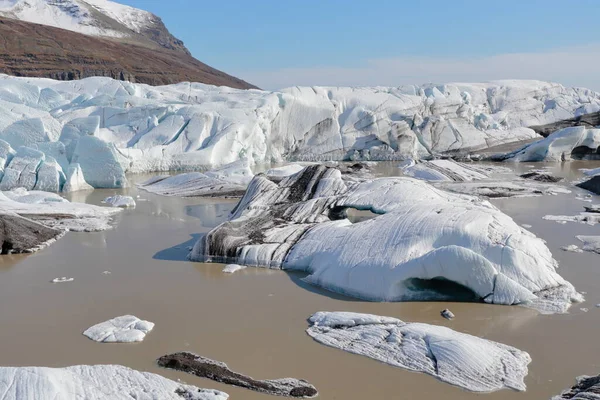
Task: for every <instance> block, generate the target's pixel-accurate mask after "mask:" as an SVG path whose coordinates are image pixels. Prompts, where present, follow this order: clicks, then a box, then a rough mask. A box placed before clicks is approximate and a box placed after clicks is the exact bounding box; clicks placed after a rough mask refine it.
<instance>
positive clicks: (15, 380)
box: [0, 365, 229, 400]
mask: <svg viewBox="0 0 600 400" xmlns="http://www.w3.org/2000/svg"><path fill="white" fill-rule="evenodd" d="M0 387H2V388H3V391H4V392H3V400H22V399H36V400H67V399H75V398H76V399H85V400H105V399H111V400H131V399H132V398H133V399H161V400H181V399H189V400H227V399H228V397H229V396H228V395H227V394H226V393H223V392H220V391H218V390H209V389H200V388H198V387H195V386H190V385H185V384H182V383H179V382H175V381H172V380H170V379H166V378H163V377H162V376H160V375H156V374H152V373H149V372H139V371H136V370H133V369H130V368H127V367H123V366H120V365H77V366H73V367H66V368H46V367H0Z"/></svg>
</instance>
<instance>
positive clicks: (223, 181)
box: [138, 161, 254, 197]
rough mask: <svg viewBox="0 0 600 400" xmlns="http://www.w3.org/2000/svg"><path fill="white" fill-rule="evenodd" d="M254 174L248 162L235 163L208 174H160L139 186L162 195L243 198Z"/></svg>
mask: <svg viewBox="0 0 600 400" xmlns="http://www.w3.org/2000/svg"><path fill="white" fill-rule="evenodd" d="M253 176H254V174H253V173H252V171H251V170H250V167H249V165H248V164H247V163H246V162H240V161H237V162H234V163H231V164H227V165H225V166H223V167H222V168H218V169H215V170H212V171H208V172H205V173H202V172H188V173H184V174H179V175H174V176H158V177H153V178H150V179H149V180H148V181H146V182H144V183H142V184H140V185H138V187H139V188H140V189H143V190H145V191H147V192H150V193H155V194H160V195H163V196H180V197H193V196H206V197H241V196H242V195H243V194H244V191H245V190H246V186H247V185H248V183H249V182H250V180H252V177H253Z"/></svg>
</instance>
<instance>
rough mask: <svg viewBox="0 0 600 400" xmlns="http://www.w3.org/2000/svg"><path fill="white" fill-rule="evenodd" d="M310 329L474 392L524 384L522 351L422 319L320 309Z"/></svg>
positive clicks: (333, 342)
mask: <svg viewBox="0 0 600 400" xmlns="http://www.w3.org/2000/svg"><path fill="white" fill-rule="evenodd" d="M309 322H310V325H311V326H310V327H309V328H308V329H307V331H306V332H307V333H308V335H309V336H310V337H312V338H313V339H314V340H316V341H317V342H319V343H321V344H324V345H326V346H330V347H334V348H336V349H340V350H344V351H347V352H350V353H353V354H358V355H362V356H367V357H370V358H373V359H375V360H377V361H381V362H383V363H385V364H389V365H392V366H395V367H400V368H405V369H408V370H411V371H416V372H423V373H426V374H429V375H432V376H434V377H436V378H438V379H439V380H441V381H443V382H446V383H449V384H452V385H456V386H459V387H461V388H463V389H467V390H470V391H473V392H493V391H496V390H500V389H504V388H510V389H514V390H518V391H524V390H525V388H526V387H525V382H524V379H525V376H527V372H528V370H527V365H528V364H529V363H530V362H531V357H530V356H529V354H527V353H526V352H524V351H521V350H518V349H516V348H514V347H510V346H507V345H504V344H501V343H497V342H492V341H490V340H485V339H481V338H478V337H476V336H471V335H467V334H464V333H460V332H456V331H454V330H452V329H449V328H446V327H443V326H436V325H428V324H422V323H407V322H403V321H401V320H399V319H396V318H391V317H380V316H377V315H371V314H357V313H351V312H318V313H316V314H314V315H313V316H311V317H310V319H309Z"/></svg>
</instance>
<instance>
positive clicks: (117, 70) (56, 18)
mask: <svg viewBox="0 0 600 400" xmlns="http://www.w3.org/2000/svg"><path fill="white" fill-rule="evenodd" d="M0 37H2V39H3V40H2V41H0V72H2V73H6V74H10V75H16V76H28V77H47V78H53V79H61V80H71V79H81V78H85V77H90V76H107V77H111V78H114V79H120V80H128V81H132V82H138V83H147V84H151V85H164V84H171V83H177V82H181V81H194V82H201V83H206V84H213V85H218V86H230V87H234V88H240V89H247V88H253V87H254V86H252V85H250V84H249V83H247V82H244V81H243V80H241V79H238V78H235V77H233V76H230V75H228V74H225V73H224V72H222V71H219V70H217V69H214V68H212V67H210V66H208V65H206V64H204V63H202V62H200V61H198V60H196V59H195V58H193V57H192V56H191V54H190V52H189V51H188V49H187V48H186V47H185V46H184V44H183V42H182V41H181V40H179V39H177V38H176V37H174V36H173V35H172V34H171V33H170V32H169V31H168V30H167V28H166V27H165V25H164V23H163V22H162V20H161V19H160V18H159V17H157V16H156V15H154V14H152V13H149V12H147V11H143V10H139V9H136V8H133V7H129V6H125V5H122V4H118V3H115V2H112V1H108V0H0Z"/></svg>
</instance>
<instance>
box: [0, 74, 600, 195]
mask: <svg viewBox="0 0 600 400" xmlns="http://www.w3.org/2000/svg"><path fill="white" fill-rule="evenodd" d="M42 99H43V101H42ZM0 102H1V103H2V105H3V107H2V109H3V112H2V114H1V117H0V140H2V142H0V164H1V165H0V170H6V171H8V175H6V174H5V175H6V179H4V178H3V179H2V181H0V185H2V188H3V189H12V188H14V187H16V186H23V187H26V188H28V189H33V188H34V187H35V185H36V183H37V181H43V182H42V183H40V186H43V187H44V188H47V189H48V190H50V189H54V188H56V187H57V186H58V188H59V190H61V189H62V190H64V185H66V179H65V174H67V175H68V171H69V170H70V168H71V166H72V165H73V164H79V166H80V168H81V173H82V176H83V178H84V180H85V181H86V182H87V183H88V184H90V185H91V186H93V187H97V188H102V187H108V188H120V187H124V186H127V184H128V183H127V180H126V177H125V174H126V173H129V172H131V173H136V172H149V171H167V170H178V171H183V170H189V169H198V168H199V167H204V168H211V167H214V166H218V165H224V164H228V163H231V162H234V161H238V160H242V159H247V160H248V161H249V162H250V163H263V162H283V161H294V160H299V161H316V160H321V161H322V160H402V159H406V158H414V159H422V158H430V157H432V156H437V155H440V154H442V155H443V154H453V155H454V154H456V153H457V152H458V153H460V152H468V151H471V150H478V149H486V148H489V147H493V146H496V145H500V144H504V143H508V142H517V141H520V140H525V139H533V138H536V137H538V135H537V134H536V132H535V131H534V130H533V129H530V128H528V127H529V126H538V125H544V124H548V123H552V122H556V121H560V120H564V119H568V118H573V117H575V116H578V115H581V114H582V113H585V112H587V111H588V110H589V109H594V108H597V107H600V94H598V93H595V92H593V91H590V90H586V89H579V88H565V87H563V86H561V85H559V84H555V83H547V82H540V81H517V80H513V81H497V82H490V83H473V84H464V83H452V84H441V85H433V84H427V85H423V86H414V85H406V86H400V87H365V88H350V87H316V86H315V87H293V88H288V89H283V90H281V91H277V92H268V91H261V90H236V89H231V88H226V87H214V86H209V85H203V84H199V83H189V82H184V83H179V84H174V85H168V86H159V87H151V86H148V85H143V84H135V83H130V82H122V81H117V80H112V79H110V78H102V77H94V78H87V79H82V80H78V81H69V82H63V81H53V80H50V79H38V78H18V77H10V76H6V75H0ZM573 129H575V128H573ZM55 144H57V145H55ZM51 158H52V159H54V161H53V160H52V159H51ZM42 165H43V168H37V167H39V166H42ZM59 167H60V169H59ZM36 171H37V172H36ZM65 171H67V172H65ZM21 176H22V178H21ZM71 176H72V173H71ZM71 187H72V186H71ZM38 189H39V187H38ZM44 190H46V189H44Z"/></svg>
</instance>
